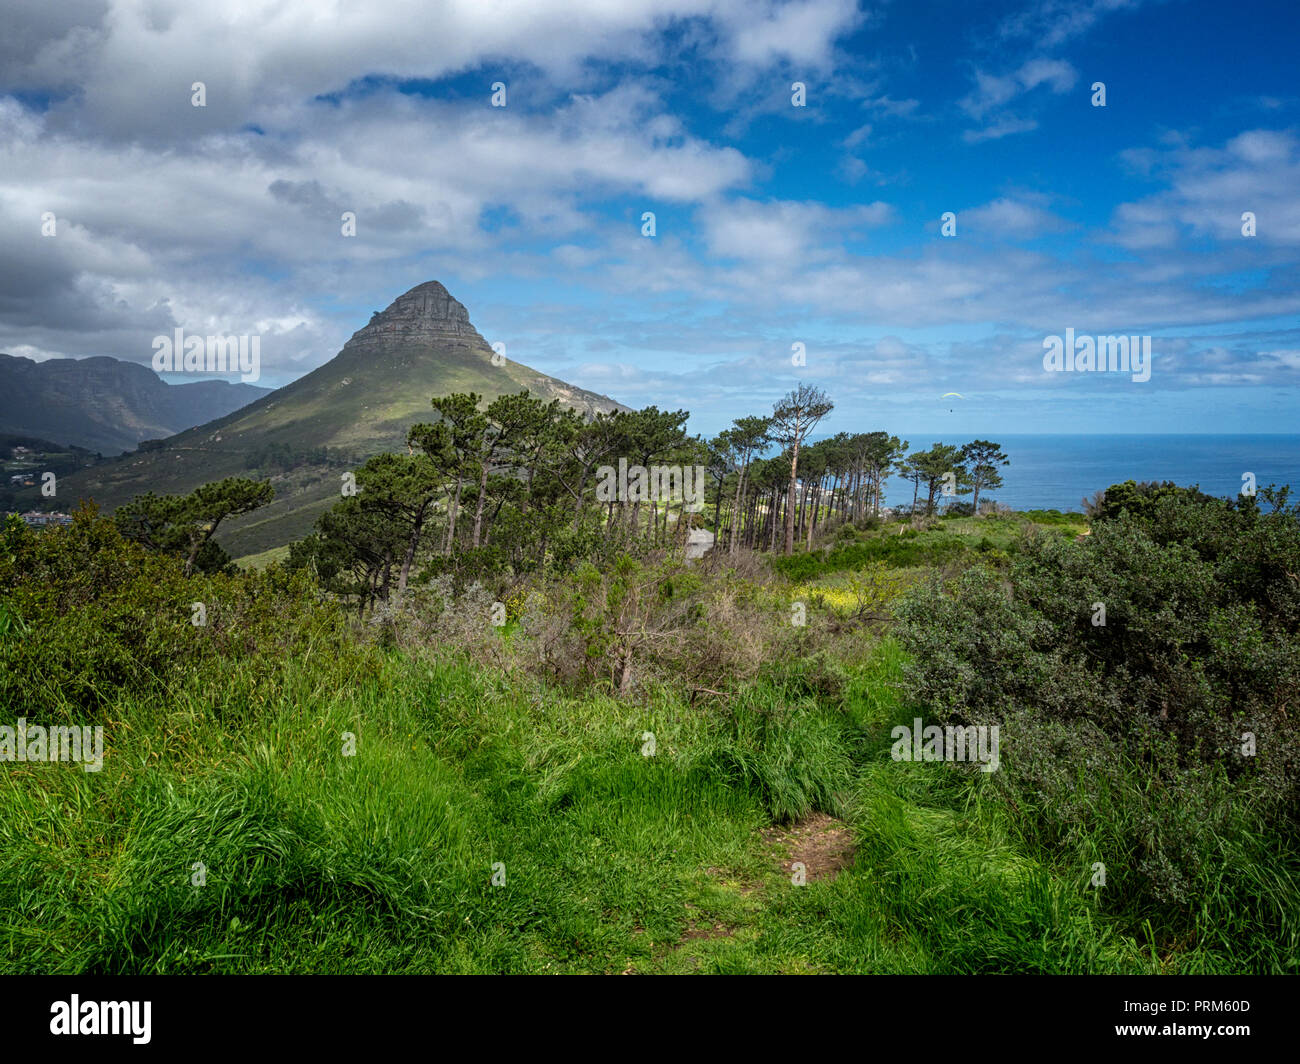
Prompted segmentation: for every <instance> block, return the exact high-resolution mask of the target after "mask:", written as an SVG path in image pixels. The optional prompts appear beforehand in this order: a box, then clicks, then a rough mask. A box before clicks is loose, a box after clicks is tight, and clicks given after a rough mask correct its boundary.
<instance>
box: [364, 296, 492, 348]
mask: <svg viewBox="0 0 1300 1064" xmlns="http://www.w3.org/2000/svg"><path fill="white" fill-rule="evenodd" d="M391 344H429V345H432V346H435V347H439V348H442V347H446V346H448V345H450V346H453V347H466V348H476V349H478V350H480V351H482V352H483V353H484V354H485V355H486V356H487V357H488V358H491V357H492V349H491V348H490V347H488V344H487V341H486V340H484V339H483V337H482V336H480V335H479V331H478V330H477V329H476V328H474V326H473V325H471V324H470V320H469V311H467V310H466V309H465V307H464V305H463V304H462V303H460V302H459V301H458V300H456V299H454V298H453V297H452V295H451V293H450V292H448V291H447V289H445V288H444V287H443V286H442V285H441V284H439V283H438V282H437V281H426V282H425V283H424V284H421V285H416V287H414V288H412V289H411V290H410V291H409V292H406V293H404V294H403V295H400V296H398V297H397V298H396V299H394V300H393V302H392V303H390V304H389V306H388V309H387V310H385V311H384V312H383V313H377V314H375V315H374V317H372V318H371V319H370V321H369V322H368V323H367V325H366V327H365V328H364V329H358V330H357V331H356V332H354V333H353V334H352V339H350V340H349V341H348V342H347V343H346V344H344V345H343V350H344V351H347V350H349V349H353V348H364V347H382V346H387V345H391Z"/></svg>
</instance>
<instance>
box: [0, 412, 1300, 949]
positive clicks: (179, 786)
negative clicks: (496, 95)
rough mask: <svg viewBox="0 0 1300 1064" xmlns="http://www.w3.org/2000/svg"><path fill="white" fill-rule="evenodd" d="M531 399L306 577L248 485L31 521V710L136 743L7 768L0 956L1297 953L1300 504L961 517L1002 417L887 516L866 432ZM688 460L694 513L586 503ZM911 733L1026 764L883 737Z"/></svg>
mask: <svg viewBox="0 0 1300 1064" xmlns="http://www.w3.org/2000/svg"><path fill="white" fill-rule="evenodd" d="M509 398H510V399H511V400H515V401H514V402H502V401H498V402H495V403H493V404H490V405H489V406H488V407H487V408H486V412H485V411H483V410H480V409H479V408H478V405H477V404H473V403H467V402H465V401H464V400H463V399H461V398H458V397H455V396H453V397H449V398H448V399H445V400H439V401H438V402H439V403H442V404H444V410H445V411H446V412H448V416H446V417H442V418H439V419H438V420H437V421H436V422H434V423H431V424H428V425H423V426H416V427H415V428H413V429H412V434H411V446H410V448H409V450H408V452H407V453H406V454H404V455H389V456H381V457H380V458H378V459H374V460H372V461H371V462H370V463H367V465H366V466H365V467H363V468H362V469H360V470H358V471H357V476H356V485H357V488H358V491H357V492H356V494H355V495H351V496H345V497H343V498H341V499H340V502H339V504H338V506H336V507H335V509H334V510H333V511H331V513H330V514H329V515H327V516H326V517H324V518H323V519H322V521H321V524H320V526H319V528H318V530H317V532H316V534H315V535H314V536H313V537H312V538H311V539H310V540H309V541H308V542H306V543H305V544H301V545H299V546H297V547H296V548H295V550H294V556H293V562H292V564H290V565H279V564H273V565H270V566H268V567H267V568H265V569H263V570H260V571H243V572H241V571H238V570H237V569H236V568H235V567H234V566H232V565H230V563H229V560H228V559H226V558H224V557H223V556H221V555H219V554H216V553H213V552H212V550H211V549H210V545H211V547H215V543H214V541H213V539H212V536H213V534H214V533H215V531H216V526H217V525H218V524H219V523H220V522H221V521H222V520H224V519H225V517H226V516H228V514H229V512H233V510H234V509H237V508H241V507H245V508H246V507H255V506H257V505H259V504H260V502H261V501H263V495H264V487H261V486H259V485H257V484H254V483H252V482H248V481H239V480H228V481H223V482H220V483H218V484H215V485H210V486H209V488H208V489H207V490H206V491H205V492H203V493H196V494H195V495H194V496H190V497H184V498H172V499H168V498H167V497H153V498H143V499H141V500H138V501H137V503H136V504H135V505H134V506H133V507H131V508H128V509H127V510H126V512H125V514H121V515H118V516H117V517H116V519H113V520H110V519H106V518H103V517H101V516H99V515H98V514H97V513H96V512H94V510H93V508H87V509H84V510H82V511H81V512H79V513H78V515H77V517H76V520H75V522H74V524H73V525H72V526H71V527H69V528H62V529H60V528H55V529H48V530H42V531H39V532H38V531H34V530H32V529H29V528H27V527H25V526H24V525H23V524H22V523H21V522H18V521H16V520H11V521H10V522H9V523H8V524H6V525H5V526H4V528H3V530H2V531H0V685H2V686H3V694H4V706H5V709H4V716H3V718H0V725H9V726H13V725H14V724H15V722H16V721H17V720H18V718H20V717H21V718H25V719H26V720H27V721H28V722H29V724H30V723H40V724H42V725H47V726H48V725H56V724H65V723H66V724H77V725H100V726H102V727H103V728H104V730H105V740H104V748H105V757H104V762H103V768H102V771H99V772H83V771H81V769H80V768H78V767H77V766H74V765H69V764H63V763H52V764H50V763H39V762H25V763H20V762H14V763H9V764H5V765H4V766H2V769H0V931H2V932H3V942H4V944H3V946H2V947H0V967H3V969H4V970H6V971H61V972H84V971H107V972H126V971H130V972H145V971H168V972H207V971H241V972H264V971H433V970H437V971H517V972H556V971H583V972H609V973H618V972H624V971H637V972H654V971H716V972H738V971H753V972H767V971H846V972H847V971H854V972H939V971H944V972H993V971H1002V972H1006V971H1052V972H1191V971H1220V972H1232V971H1253V972H1279V971H1297V970H1300V904H1297V903H1298V902H1300V834H1298V831H1297V828H1298V825H1297V823H1296V815H1297V813H1296V811H1297V807H1298V805H1300V803H1297V801H1296V799H1297V778H1298V777H1300V761H1298V759H1297V747H1296V735H1297V733H1296V725H1295V723H1294V719H1295V714H1294V708H1293V707H1294V703H1295V695H1296V690H1297V686H1298V685H1300V631H1298V629H1297V626H1298V625H1300V577H1298V576H1297V572H1296V559H1297V558H1300V508H1297V507H1296V506H1295V505H1293V504H1292V503H1291V502H1290V501H1289V498H1288V497H1287V495H1286V493H1285V492H1273V491H1271V490H1270V491H1266V492H1264V493H1263V496H1262V499H1263V501H1264V503H1265V504H1266V505H1265V506H1263V507H1260V506H1257V505H1256V504H1255V500H1253V499H1238V500H1235V501H1225V500H1216V499H1212V498H1210V497H1208V496H1204V495H1202V494H1201V493H1199V492H1197V491H1194V490H1190V489H1176V488H1174V489H1171V488H1170V487H1169V486H1160V485H1156V486H1152V485H1119V486H1115V487H1113V488H1112V489H1108V490H1107V492H1106V493H1105V495H1104V497H1103V498H1101V499H1099V500H1096V502H1097V503H1098V505H1097V507H1095V508H1094V509H1095V515H1094V518H1093V520H1092V522H1091V526H1090V528H1089V526H1088V522H1087V520H1086V519H1085V518H1083V517H1081V516H1080V515H1068V514H1058V513H1055V512H1054V511H1048V512H1034V513H1031V514H1019V515H1017V514H1009V513H1006V512H1005V511H1001V510H997V509H996V508H990V507H989V506H988V505H984V506H981V507H980V508H979V511H978V512H979V513H980V514H981V516H969V515H964V514H963V513H962V510H961V508H959V507H957V506H955V505H951V502H952V501H954V500H953V497H952V496H948V495H947V494H946V493H945V492H943V490H942V485H943V483H944V477H943V474H944V473H947V472H953V471H954V466H959V467H960V469H961V470H962V471H961V472H959V473H954V476H953V478H952V481H950V482H955V483H956V485H957V491H956V492H955V493H954V494H956V495H960V493H961V490H962V489H969V493H970V494H971V495H972V496H973V494H974V482H975V481H976V480H978V481H980V486H981V488H982V489H983V490H988V489H989V488H990V484H991V483H994V481H993V480H990V478H989V477H988V475H987V474H988V473H989V472H990V470H991V471H992V473H993V474H994V476H996V466H997V464H998V463H999V462H1001V461H1005V456H1002V457H1001V458H1000V459H999V458H997V457H996V455H997V454H1000V451H999V450H998V448H997V446H996V445H995V444H991V443H989V441H975V442H974V443H973V444H969V445H967V448H966V449H965V452H966V453H965V455H964V456H963V453H962V452H963V449H962V448H956V447H951V448H950V449H949V450H947V451H944V452H943V453H942V454H941V455H940V456H939V457H938V458H932V459H926V461H931V462H932V463H933V465H934V467H933V468H930V469H929V471H928V472H927V471H925V470H922V471H921V472H920V473H919V474H918V475H920V476H922V477H923V478H925V479H921V480H918V481H917V482H916V483H917V487H916V500H917V502H916V506H915V508H912V507H908V508H907V509H908V510H913V511H914V512H912V513H909V514H907V515H906V516H905V517H900V516H898V515H891V514H889V513H888V512H886V511H884V509H883V508H882V507H881V506H880V501H881V492H880V483H881V479H882V478H883V476H887V475H889V474H890V473H896V472H897V471H898V468H899V463H900V462H902V463H907V462H908V461H909V458H908V456H907V455H906V454H905V448H904V445H903V444H902V442H901V441H897V440H896V438H894V437H889V436H887V435H885V434H883V433H869V434H864V435H861V436H853V435H846V436H844V437H836V438H833V439H832V440H827V441H822V442H821V443H817V444H808V443H806V441H804V440H800V441H799V444H798V446H799V455H798V458H797V459H795V458H794V447H795V443H794V442H793V441H792V440H791V439H790V437H789V436H788V435H787V437H786V442H784V443H782V447H783V454H782V455H778V456H776V457H774V458H770V459H764V458H763V457H762V454H763V453H765V451H766V449H767V448H766V446H765V445H764V443H763V440H762V437H763V436H764V434H765V433H767V432H768V431H769V430H770V429H771V426H770V425H769V426H764V425H763V424H762V421H763V420H764V419H742V420H741V421H739V422H737V425H736V427H735V429H734V430H733V431H734V432H735V433H739V435H738V436H736V437H735V438H733V439H731V440H730V442H729V443H728V442H727V441H723V442H721V443H720V442H718V441H713V442H712V443H706V442H704V441H698V440H697V441H691V440H690V438H689V437H683V436H682V435H681V434H680V427H681V423H682V419H681V418H680V417H679V415H678V414H677V413H670V414H665V413H663V412H658V411H651V412H641V413H640V414H638V415H626V414H623V415H618V416H617V417H611V418H606V419H596V420H595V421H592V422H584V421H582V420H581V419H571V418H568V417H567V416H566V415H564V414H562V413H561V412H559V411H558V409H557V408H554V407H545V406H542V405H541V404H534V403H533V401H531V400H529V401H525V399H524V398H523V397H509ZM814 399H815V397H814ZM818 401H820V400H818ZM435 406H437V403H435ZM814 409H815V407H814ZM539 412H540V413H541V414H544V415H545V417H541V416H539ZM478 418H482V419H483V420H482V421H480V420H478ZM512 419H513V420H512ZM593 425H596V426H598V428H597V429H593V428H592V426H593ZM493 426H495V428H493ZM530 426H531V427H530ZM548 426H549V427H548ZM556 426H559V428H556ZM656 429H657V430H658V433H659V434H658V436H655V430H656ZM634 431H635V432H636V433H644V434H645V435H644V436H640V437H635V436H634ZM784 431H786V432H787V433H789V432H791V431H793V430H791V429H789V428H788V426H787V428H786V429H785V430H784ZM592 432H608V433H614V434H615V442H614V443H613V444H611V445H610V449H608V450H605V451H602V452H599V453H596V451H594V450H592V449H591V448H595V447H597V446H598V445H597V444H595V443H592V442H591V441H592V437H591V436H589V435H587V434H588V433H592ZM618 433H626V435H623V436H619V435H617V434H618ZM500 434H505V435H504V440H505V441H506V442H502V435H500ZM652 437H653V438H654V439H658V440H659V441H660V442H658V443H653V442H652V439H651V438H652ZM635 438H640V439H641V443H640V444H639V445H638V446H639V447H640V449H639V450H638V449H635V448H632V447H631V446H630V444H629V440H633V439H635ZM835 439H838V441H839V442H838V443H834V440H835ZM583 440H586V441H587V443H586V444H584V443H582V442H581V441H583ZM940 446H943V445H940ZM727 447H730V450H727ZM818 448H821V450H820V451H819V450H818ZM990 448H991V449H992V451H991V452H990V450H989V449H990ZM935 450H937V448H936V449H935ZM724 452H725V454H724ZM785 452H789V453H788V454H786V453H785ZM693 455H699V456H701V458H702V462H703V464H706V467H708V468H714V466H716V469H717V475H712V476H711V477H710V479H709V481H708V492H707V495H706V497H705V499H704V503H705V505H704V506H703V507H702V508H701V509H700V510H699V511H698V512H696V513H691V512H690V511H688V510H687V509H685V507H684V506H683V505H682V504H681V503H676V504H674V506H675V509H676V512H675V513H672V514H670V513H669V512H668V511H669V507H667V506H664V507H663V509H662V510H661V509H660V505H659V503H658V502H657V501H654V500H652V501H649V502H646V503H644V504H642V505H640V506H638V505H637V503H636V502H634V501H633V500H630V499H622V500H618V501H616V502H614V503H604V502H600V501H598V499H597V497H596V496H595V487H594V484H595V480H596V469H597V467H598V466H600V465H602V464H605V462H604V461H603V460H602V458H603V457H613V459H614V461H615V462H617V458H618V457H620V456H622V457H626V458H629V460H631V459H633V458H635V459H636V460H638V461H640V460H641V459H643V458H644V459H645V461H642V464H648V463H649V462H650V461H654V460H664V461H670V460H680V461H681V462H685V461H688V460H689V458H690V457H691V456H693ZM719 455H721V457H719ZM873 456H875V457H873ZM912 457H913V458H914V457H916V456H912ZM783 458H784V461H783ZM823 459H824V464H823V462H822V460H823ZM584 463H585V473H584V472H583V467H584ZM764 463H771V465H770V466H769V465H767V464H764ZM670 464H671V461H670ZM940 464H942V465H946V466H947V468H945V469H942V470H940V469H938V468H937V467H938V465H940ZM980 466H985V467H987V468H985V469H984V470H983V471H982V472H977V471H976V470H978V468H979V467H980ZM918 468H919V467H918ZM800 470H801V471H802V472H800ZM792 473H793V476H792ZM932 474H934V475H935V480H934V481H933V483H934V485H935V490H934V491H931V490H930V484H931V481H930V480H929V477H930V476H931V475H932ZM584 482H585V486H584ZM792 484H793V487H792ZM945 499H948V500H949V501H950V505H949V507H948V511H950V512H944V509H943V506H942V502H943V500H945ZM955 501H959V500H955ZM987 501H988V500H987V497H985V498H982V499H981V502H982V503H985V504H987ZM584 502H585V505H584ZM1108 503H1109V504H1110V505H1107V504H1108ZM970 508H971V509H972V510H973V509H975V507H974V499H973V498H972V502H971V507H970ZM688 524H695V525H697V526H704V527H707V528H709V529H711V530H712V531H714V532H715V533H716V534H717V539H716V545H715V547H714V550H713V551H711V552H710V554H709V555H707V556H706V557H705V558H704V559H702V560H700V561H698V562H694V563H691V562H688V561H686V559H685V558H684V556H683V550H682V541H683V539H684V535H683V533H684V531H685V528H686V527H687V525H688ZM1085 531H1087V533H1088V534H1086V535H1083V534H1082V533H1083V532H1085ZM782 533H792V535H791V536H790V540H791V544H790V545H791V548H792V549H791V550H790V552H789V553H786V551H785V548H786V537H785V536H784V535H782ZM773 545H775V547H776V550H775V551H774V552H773V553H771V554H770V555H769V554H765V553H762V552H759V551H755V550H753V549H751V546H757V547H763V548H769V547H772V546H773ZM1098 605H1101V606H1102V607H1104V608H1103V610H1102V611H1101V612H1099V611H1098V609H1097V607H1098ZM199 607H202V608H201V609H200V608H199ZM1099 617H1101V618H1103V619H1104V623H1096V622H1097V620H1098V618H1099ZM915 717H923V718H925V720H926V721H927V722H930V721H935V722H938V723H941V724H942V723H953V724H959V725H966V724H996V725H998V726H999V727H1000V729H1001V735H1002V749H1001V757H1000V768H999V770H998V771H996V772H989V773H986V772H980V771H976V770H975V766H972V765H969V764H960V763H958V764H953V763H945V762H926V761H919V762H915V763H912V762H900V761H895V760H892V759H891V757H890V748H891V738H890V736H891V731H892V729H893V728H894V727H895V726H896V725H900V724H906V725H910V724H911V723H912V721H913V719H914V718H915ZM1246 736H1249V740H1247V739H1246ZM1247 749H1249V751H1250V752H1249V753H1247V752H1246V750H1247ZM828 817H829V818H833V820H827V819H826V818H828ZM837 840H838V841H837ZM832 842H834V843H835V846H833V847H831V849H834V850H835V854H834V856H835V857H836V860H828V859H826V850H827V847H828V846H829V845H830V843H832ZM823 844H824V845H823ZM819 847H820V848H819ZM795 861H799V862H801V863H802V864H804V865H806V869H805V871H806V872H807V876H808V879H807V882H806V884H800V883H797V882H796V880H797V878H798V876H797V875H796V874H795V873H796V872H797V871H798V870H797V869H796V868H795V867H794V866H793V862H795ZM837 864H838V865H843V868H842V870H840V871H839V874H838V875H832V874H830V873H831V872H832V871H833V870H834V869H833V867H832V866H835V865H837ZM1098 865H1104V868H1105V877H1104V885H1101V884H1099V883H1098V879H1097V867H1098ZM820 873H826V874H824V875H823V874H820Z"/></svg>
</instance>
